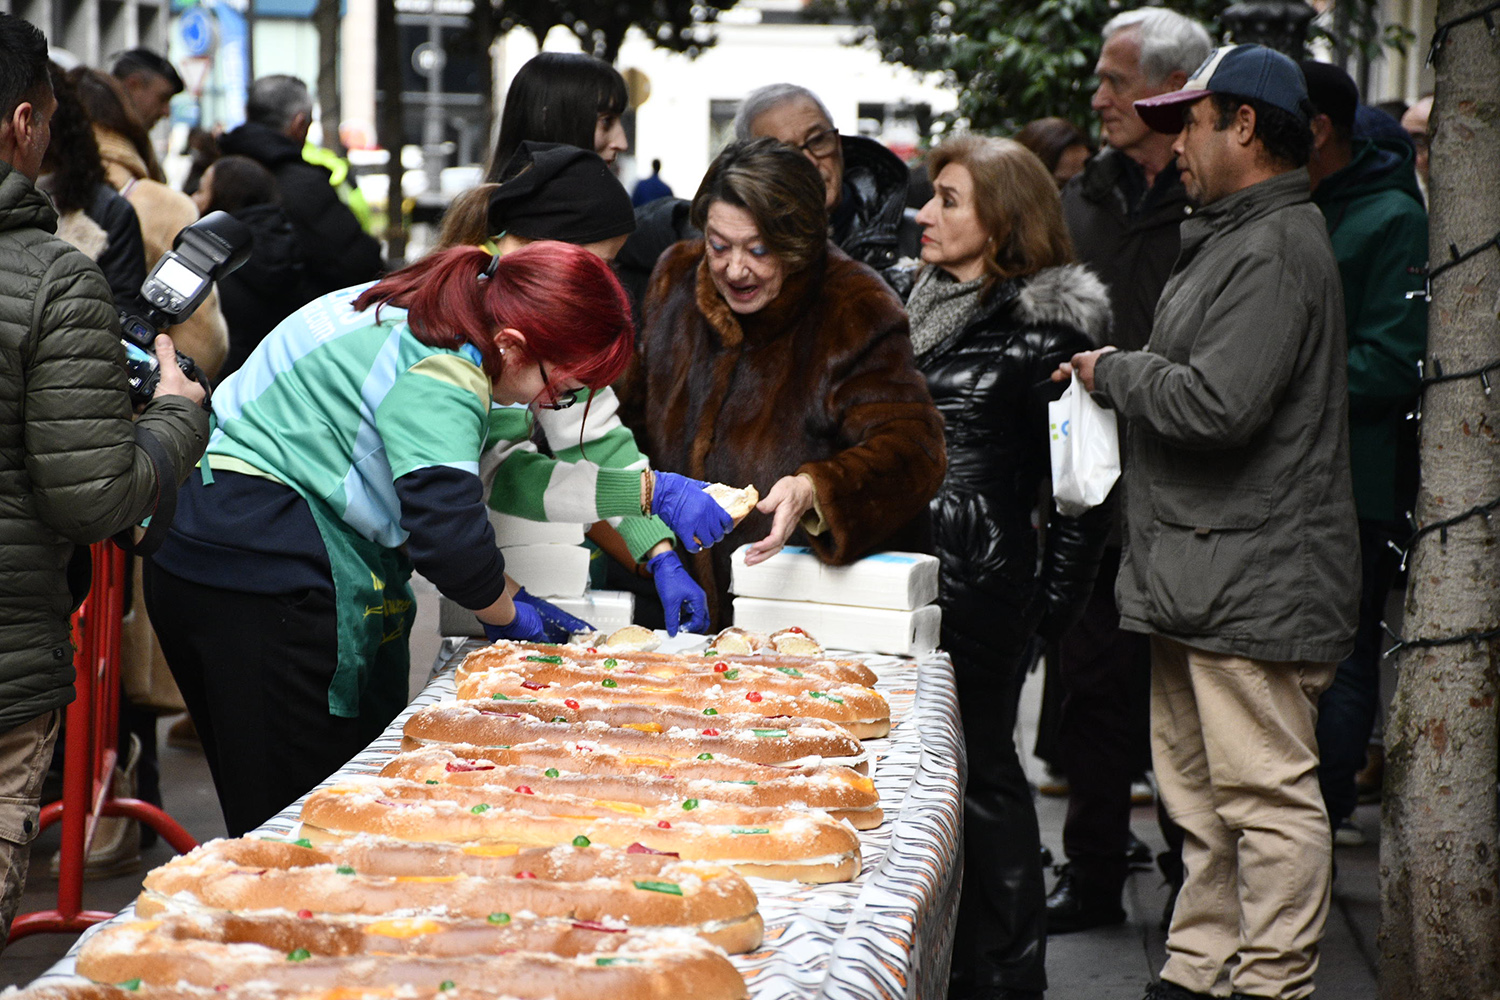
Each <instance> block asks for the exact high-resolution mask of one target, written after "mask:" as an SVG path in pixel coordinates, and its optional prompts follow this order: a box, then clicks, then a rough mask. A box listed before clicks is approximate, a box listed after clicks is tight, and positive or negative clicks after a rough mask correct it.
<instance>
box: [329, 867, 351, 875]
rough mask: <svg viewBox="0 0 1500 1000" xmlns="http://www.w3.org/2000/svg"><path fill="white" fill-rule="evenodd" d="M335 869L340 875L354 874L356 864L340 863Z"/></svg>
mask: <svg viewBox="0 0 1500 1000" xmlns="http://www.w3.org/2000/svg"><path fill="white" fill-rule="evenodd" d="M334 871H336V872H338V873H339V874H340V875H353V874H354V866H352V865H339V866H338V867H337V868H335V869H334Z"/></svg>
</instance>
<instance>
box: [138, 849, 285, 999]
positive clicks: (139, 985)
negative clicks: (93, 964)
mask: <svg viewBox="0 0 1500 1000" xmlns="http://www.w3.org/2000/svg"><path fill="white" fill-rule="evenodd" d="M262 839H265V838H262ZM115 985H116V986H118V987H120V989H122V990H138V989H140V988H141V981H140V979H127V980H125V981H124V982H123V983H116V984H115Z"/></svg>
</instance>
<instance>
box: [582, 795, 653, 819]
mask: <svg viewBox="0 0 1500 1000" xmlns="http://www.w3.org/2000/svg"><path fill="white" fill-rule="evenodd" d="M593 804H594V805H596V806H599V807H601V808H604V809H613V810H614V811H615V812H622V813H631V814H633V815H635V816H644V815H646V807H645V806H638V805H636V804H635V803H634V802H620V801H617V800H614V799H595V800H594V801H593Z"/></svg>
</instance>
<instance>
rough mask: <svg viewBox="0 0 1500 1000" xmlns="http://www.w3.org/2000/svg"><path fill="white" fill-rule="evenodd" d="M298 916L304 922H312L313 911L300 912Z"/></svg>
mask: <svg viewBox="0 0 1500 1000" xmlns="http://www.w3.org/2000/svg"><path fill="white" fill-rule="evenodd" d="M297 916H299V917H301V918H302V919H303V920H311V919H312V910H298V911H297Z"/></svg>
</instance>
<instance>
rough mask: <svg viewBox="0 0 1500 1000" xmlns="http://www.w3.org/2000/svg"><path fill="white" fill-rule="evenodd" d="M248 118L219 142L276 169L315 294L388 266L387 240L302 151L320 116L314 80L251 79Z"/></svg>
mask: <svg viewBox="0 0 1500 1000" xmlns="http://www.w3.org/2000/svg"><path fill="white" fill-rule="evenodd" d="M245 118H246V121H245V124H243V125H241V126H240V127H239V128H237V129H235V130H234V131H232V132H230V133H229V134H227V135H225V136H224V138H222V139H220V140H219V148H221V149H222V150H223V151H224V152H225V153H226V154H238V155H240V156H248V157H250V159H252V160H255V161H257V162H258V163H260V165H261V166H263V167H265V168H266V169H267V170H269V171H271V173H272V174H274V175H275V176H276V184H277V187H278V188H280V190H281V204H282V207H283V208H284V209H285V211H286V216H287V218H288V219H289V220H291V223H292V228H293V229H295V230H296V231H297V239H298V241H299V242H300V243H301V245H302V250H303V253H304V255H305V259H306V264H307V278H308V282H309V284H310V286H311V291H312V293H313V295H314V297H316V296H318V295H324V294H327V293H328V292H332V291H336V290H337V289H340V288H348V287H349V286H350V285H358V284H361V283H362V282H366V281H373V280H374V279H375V278H377V277H379V276H380V272H381V271H382V270H383V269H384V266H385V265H384V262H383V261H382V260H381V258H380V244H379V243H378V242H377V241H376V240H375V238H374V237H373V236H371V235H369V234H368V233H366V232H365V231H364V230H363V229H362V228H360V225H359V220H358V219H357V218H355V216H354V213H353V212H351V211H350V210H349V206H347V205H345V204H344V203H343V202H342V201H340V200H339V196H338V192H336V191H335V190H334V188H333V185H332V184H331V183H330V181H329V179H330V177H331V176H332V175H331V174H329V172H328V170H327V168H325V167H318V166H314V165H313V164H311V163H308V162H307V161H306V160H304V159H303V158H302V146H303V144H304V143H305V142H306V141H307V128H308V126H309V125H311V124H312V97H311V96H310V95H309V94H308V92H307V85H306V84H304V83H303V82H302V81H301V80H299V79H297V78H296V77H294V76H283V75H279V74H278V75H275V76H263V77H261V78H260V79H259V80H256V81H255V82H254V83H252V84H251V85H250V95H249V97H248V98H246V101H245Z"/></svg>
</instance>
